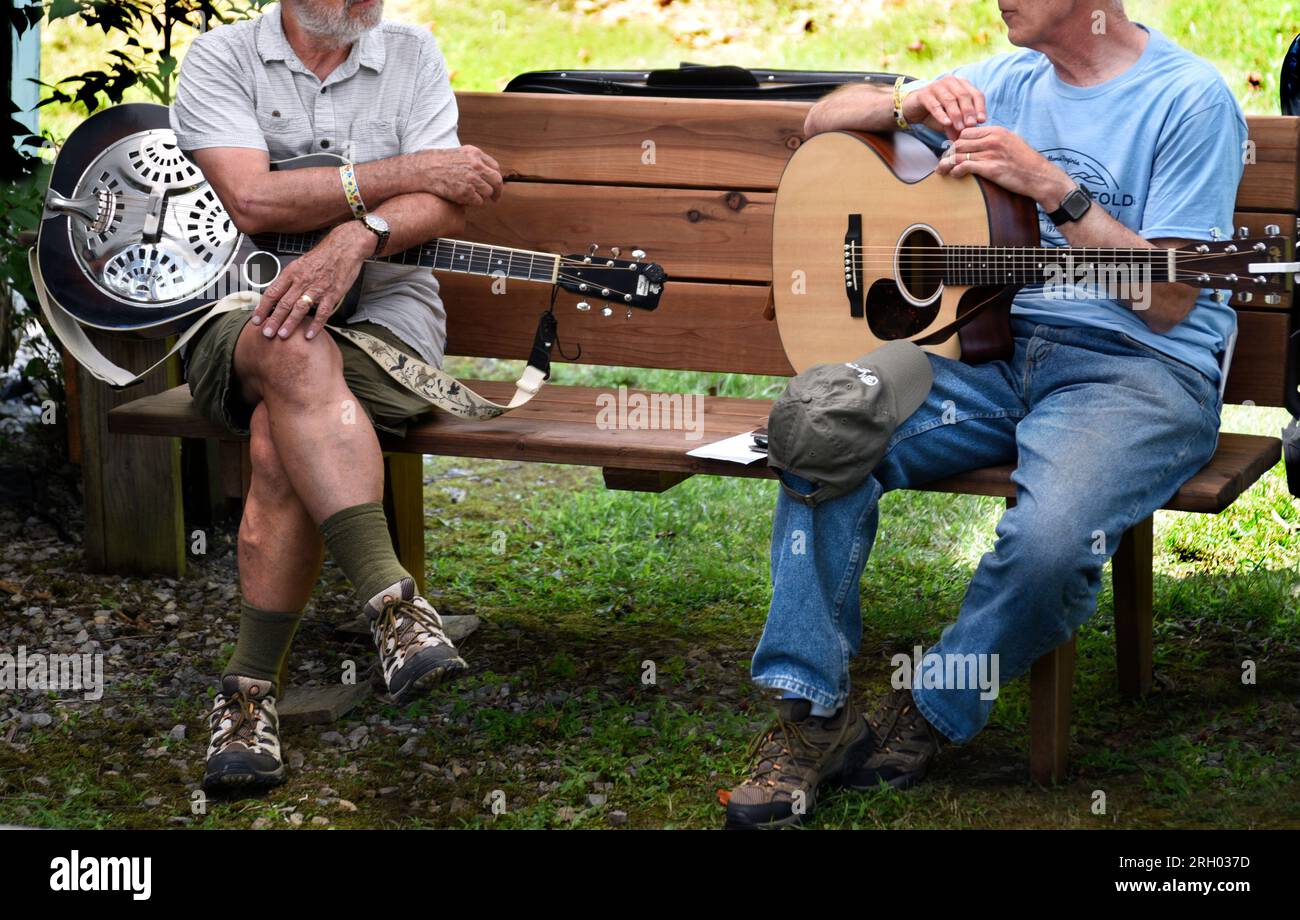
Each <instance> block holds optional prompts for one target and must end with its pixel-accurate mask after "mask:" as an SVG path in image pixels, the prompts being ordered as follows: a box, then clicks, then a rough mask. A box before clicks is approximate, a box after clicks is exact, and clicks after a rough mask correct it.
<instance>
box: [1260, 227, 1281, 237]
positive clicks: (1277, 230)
mask: <svg viewBox="0 0 1300 920" xmlns="http://www.w3.org/2000/svg"><path fill="white" fill-rule="evenodd" d="M1264 235H1265V236H1281V235H1282V228H1281V227H1279V226H1278V225H1277V224H1269V225H1268V226H1267V227H1265V228H1264Z"/></svg>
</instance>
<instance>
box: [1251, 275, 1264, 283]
mask: <svg viewBox="0 0 1300 920" xmlns="http://www.w3.org/2000/svg"><path fill="white" fill-rule="evenodd" d="M1250 280H1251V281H1254V282H1255V283H1256V284H1268V279H1267V278H1265V277H1264V276H1263V275H1256V276H1255V277H1254V278H1251V279H1250Z"/></svg>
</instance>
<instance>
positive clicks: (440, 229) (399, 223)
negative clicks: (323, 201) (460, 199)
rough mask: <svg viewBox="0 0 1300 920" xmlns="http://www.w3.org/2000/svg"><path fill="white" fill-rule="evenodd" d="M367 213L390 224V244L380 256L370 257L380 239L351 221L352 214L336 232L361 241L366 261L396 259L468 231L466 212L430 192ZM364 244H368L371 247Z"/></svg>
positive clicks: (396, 198) (409, 195)
mask: <svg viewBox="0 0 1300 920" xmlns="http://www.w3.org/2000/svg"><path fill="white" fill-rule="evenodd" d="M368 204H369V202H367V205H368ZM367 210H368V211H369V212H370V213H371V214H375V215H378V216H379V217H382V218H383V219H384V220H385V221H387V222H388V229H389V236H388V242H387V243H386V244H385V245H384V248H383V249H382V250H380V251H379V252H378V253H374V255H371V253H372V252H373V247H374V244H375V243H376V242H378V238H377V237H376V236H375V234H374V233H372V232H371V231H370V230H368V229H367V228H366V227H365V226H364V225H363V224H362V223H361V221H359V220H351V219H350V218H351V217H352V214H351V212H349V213H348V214H347V215H346V217H345V218H344V219H343V220H342V221H341V223H342V224H343V226H340V227H338V228H337V230H336V231H335V232H339V233H348V234H351V235H354V236H356V237H357V239H358V240H361V241H362V244H361V245H362V248H363V250H364V251H365V253H366V254H367V258H373V257H374V256H389V255H393V254H394V253H398V252H401V251H402V250H404V249H410V248H411V247H412V246H418V245H419V244H420V243H425V242H428V241H429V240H432V239H437V238H439V237H449V236H459V235H460V234H462V233H463V232H464V230H465V209H464V208H462V207H461V206H460V205H456V204H452V203H450V202H448V201H444V200H443V199H441V198H439V197H438V196H437V195H434V194H433V193H431V192H406V193H403V194H398V195H394V196H392V197H391V198H389V199H388V200H386V201H385V202H384V203H383V204H381V205H379V206H378V207H375V208H370V207H367ZM365 241H369V243H368V245H367V244H366V242H365Z"/></svg>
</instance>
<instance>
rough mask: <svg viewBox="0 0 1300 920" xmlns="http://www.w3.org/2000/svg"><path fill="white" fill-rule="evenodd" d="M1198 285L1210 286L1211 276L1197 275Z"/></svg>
mask: <svg viewBox="0 0 1300 920" xmlns="http://www.w3.org/2000/svg"><path fill="white" fill-rule="evenodd" d="M1196 283H1197V284H1209V283H1210V276H1209V275H1205V274H1201V275H1197V276H1196Z"/></svg>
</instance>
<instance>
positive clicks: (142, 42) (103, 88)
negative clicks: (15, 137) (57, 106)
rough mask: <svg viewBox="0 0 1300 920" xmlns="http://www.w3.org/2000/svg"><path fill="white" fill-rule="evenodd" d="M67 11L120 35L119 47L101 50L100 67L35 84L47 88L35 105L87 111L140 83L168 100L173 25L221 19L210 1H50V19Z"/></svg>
mask: <svg viewBox="0 0 1300 920" xmlns="http://www.w3.org/2000/svg"><path fill="white" fill-rule="evenodd" d="M70 16H78V17H80V19H81V21H82V23H83V24H84V25H85V26H86V27H88V28H90V29H94V28H98V29H99V30H100V31H102V32H103V33H104V34H105V35H112V34H114V33H116V34H119V35H122V36H125V38H126V44H125V48H109V49H107V50H106V51H105V52H104V57H105V60H104V61H103V62H102V64H101V65H100V66H98V67H96V68H93V69H90V70H87V71H84V72H82V73H79V74H73V75H70V76H67V77H63V78H62V79H60V80H59V81H57V83H54V84H49V83H42V84H41V85H42V86H45V87H47V88H49V89H50V90H51V92H50V95H49V96H48V97H47V98H45V99H43V100H42V101H41V103H40V104H41V105H48V104H50V103H52V102H74V101H75V102H76V103H77V104H78V105H80V106H81V107H82V108H84V109H85V110H86V111H87V112H93V111H95V109H97V108H98V107H99V106H100V105H102V104H103V103H104V102H105V101H107V102H108V103H110V104H116V103H119V102H121V101H122V99H123V96H124V95H125V93H126V91H127V90H128V89H130V88H131V87H133V86H136V85H140V86H143V87H144V88H145V90H147V91H148V93H149V95H150V96H151V97H152V98H153V99H154V100H156V101H157V102H160V103H162V104H163V105H167V104H169V103H170V102H171V98H172V84H173V81H174V79H175V76H176V71H177V64H178V62H177V59H176V57H175V55H174V54H173V53H172V45H173V36H174V33H175V32H176V30H177V28H178V27H181V28H185V29H187V30H188V29H193V28H197V27H199V26H200V25H201V24H203V23H210V24H217V23H221V22H224V21H225V20H224V19H223V18H222V15H221V13H220V12H219V11H218V9H217V8H216V6H215V5H214V4H213V3H211V2H210V0H163V2H162V3H157V2H154V0H53V2H52V3H51V4H50V10H49V18H50V21H51V22H54V21H56V20H59V19H66V18H68V17H70ZM62 86H71V87H75V89H74V90H73V92H72V94H71V95H69V93H68V92H66V91H65V90H63V89H60V88H59V87H62Z"/></svg>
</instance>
